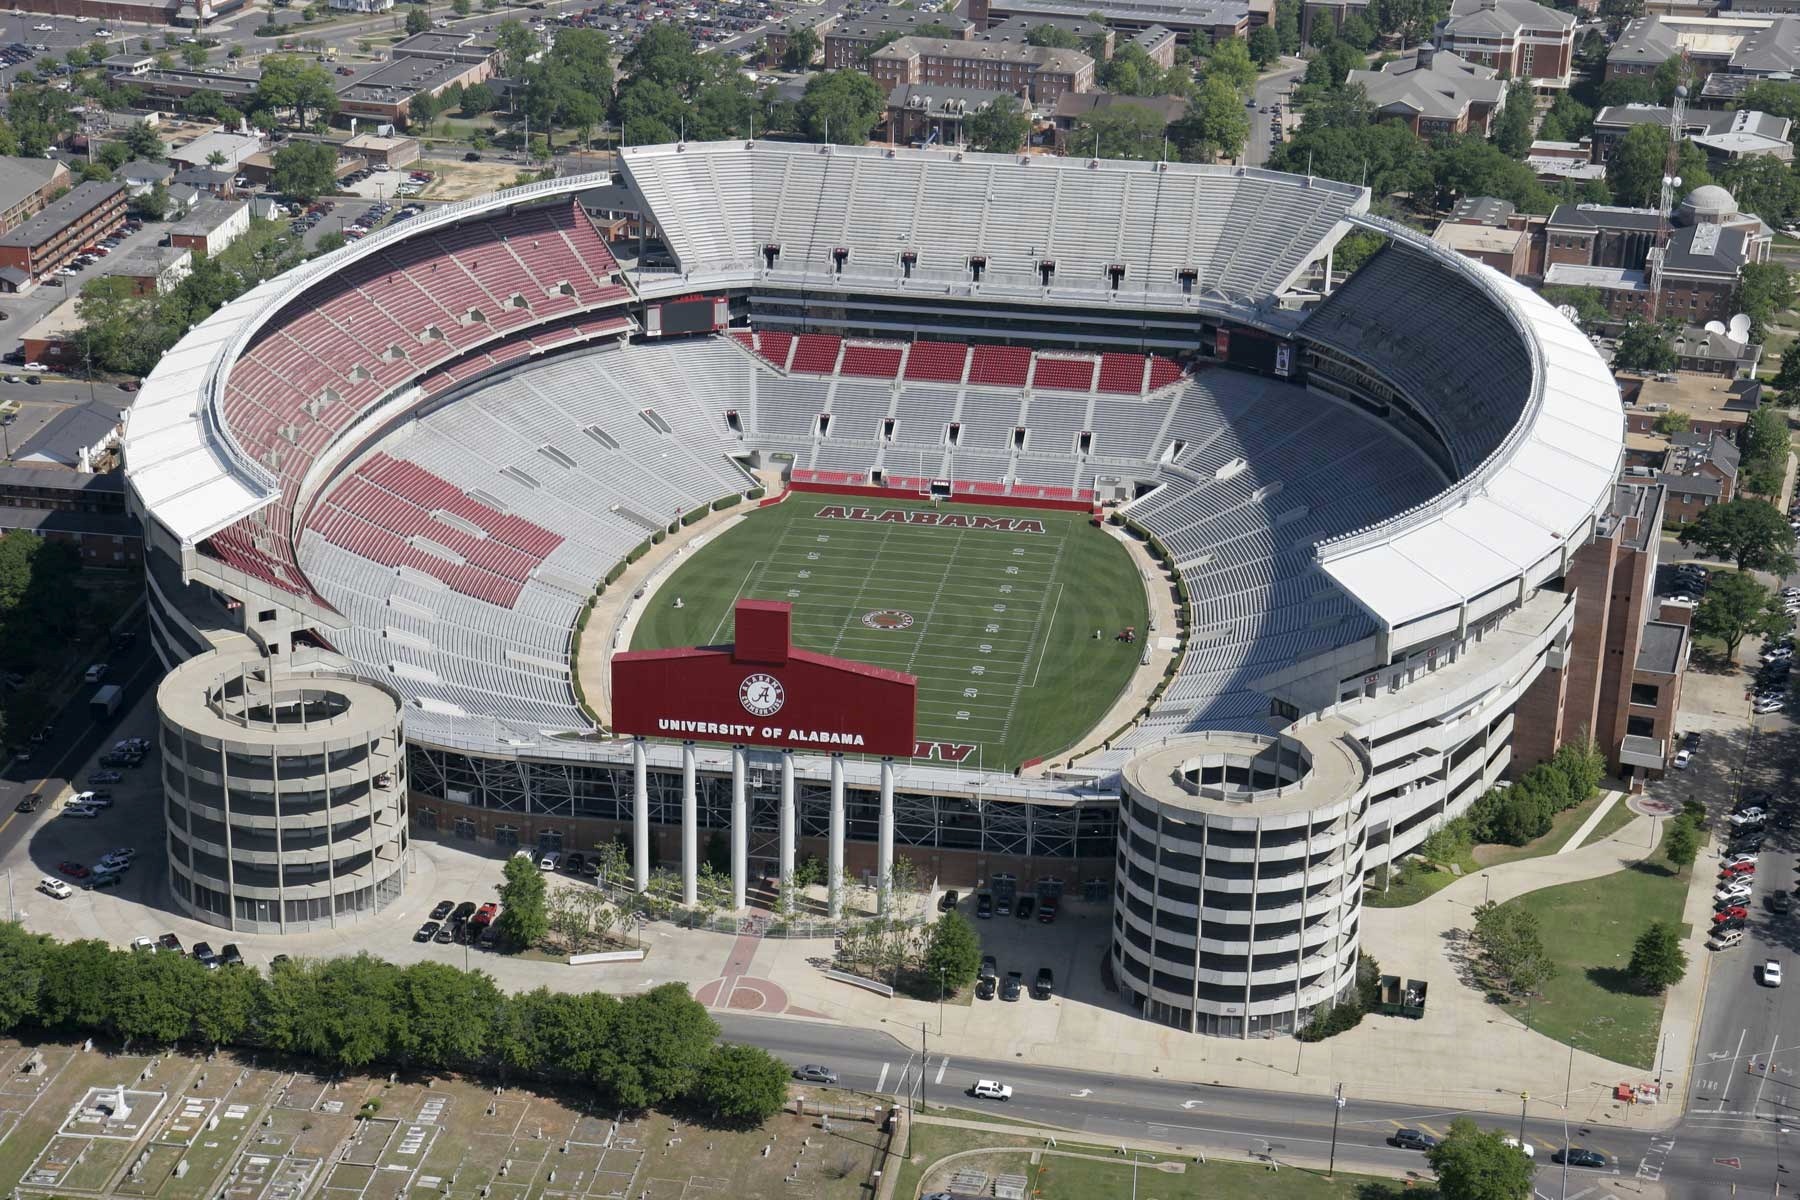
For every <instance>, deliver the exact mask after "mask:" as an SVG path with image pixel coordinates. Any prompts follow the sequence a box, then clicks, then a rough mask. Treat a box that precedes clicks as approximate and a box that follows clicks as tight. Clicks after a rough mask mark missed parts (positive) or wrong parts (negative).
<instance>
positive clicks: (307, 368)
mask: <svg viewBox="0 0 1800 1200" xmlns="http://www.w3.org/2000/svg"><path fill="white" fill-rule="evenodd" d="M617 271H618V263H617V262H616V261H615V260H614V259H613V256H612V253H611V252H610V251H609V250H608V249H607V247H606V242H605V240H604V239H603V238H601V236H600V234H599V231H598V230H597V229H595V227H594V225H593V222H591V221H589V220H588V219H587V217H586V215H585V214H584V213H583V212H582V211H581V209H580V207H579V206H578V205H576V204H573V203H571V204H568V205H566V206H565V205H550V206H547V207H543V208H535V209H527V210H525V211H521V212H514V213H509V214H506V215H504V216H499V217H494V218H489V219H485V220H481V221H476V222H472V223H470V224H467V225H456V226H451V227H449V228H447V229H438V230H432V231H430V232H428V233H423V234H419V235H416V236H414V237H410V238H407V239H405V240H403V241H401V242H399V243H398V244H396V245H394V246H391V247H386V248H384V249H382V250H380V251H378V252H376V253H374V254H372V255H370V256H369V257H368V258H366V259H362V260H360V261H358V262H356V263H354V264H352V265H350V266H349V267H346V268H345V269H343V270H342V271H339V272H338V273H336V274H335V275H333V276H332V277H331V278H330V279H328V280H324V281H321V283H320V284H319V285H318V286H316V287H313V288H310V289H308V290H307V291H306V292H305V294H304V295H303V296H301V297H299V298H298V299H296V300H295V301H294V303H292V304H291V305H289V306H288V308H287V309H285V310H284V311H283V312H281V313H278V314H276V316H275V318H274V319H273V320H271V321H270V322H269V323H268V324H267V325H266V326H265V327H264V329H263V331H262V332H261V333H260V334H259V335H258V337H257V339H256V340H255V341H254V342H253V343H252V344H251V346H250V348H249V349H248V350H247V351H246V352H245V353H244V355H243V356H242V357H240V358H239V360H238V361H237V362H236V363H235V364H234V365H233V366H232V369H231V374H230V377H229V379H228V381H227V384H226V390H225V419H226V422H227V424H228V425H229V426H230V428H231V431H232V436H233V437H234V438H236V440H237V442H238V444H239V445H240V446H241V447H243V449H244V451H245V452H246V453H248V454H249V455H250V456H251V457H253V458H255V459H256V460H257V461H258V462H260V463H261V464H262V465H263V466H265V467H267V468H268V469H269V470H270V471H272V472H273V473H274V474H275V477H276V480H277V483H278V485H279V487H280V489H281V492H282V497H281V499H280V500H279V501H278V502H277V503H276V504H275V505H271V506H269V508H266V509H264V510H263V512H261V513H259V514H257V515H256V516H255V517H253V518H251V519H250V520H249V521H248V522H245V523H240V524H243V525H245V528H243V529H241V530H237V531H236V532H235V533H232V532H231V531H227V533H228V534H230V536H226V535H220V536H215V537H214V538H212V539H211V540H210V541H209V543H208V545H209V547H210V549H211V550H212V552H213V553H214V554H215V555H216V556H217V557H219V558H220V559H221V561H226V562H228V563H229V565H232V566H237V567H238V568H239V569H241V570H246V571H251V572H252V573H260V574H259V577H261V578H265V579H266V581H267V582H270V583H273V584H275V585H276V586H279V587H282V588H283V589H284V590H287V591H291V592H295V593H297V594H305V593H306V591H307V588H306V584H305V578H304V576H303V575H302V573H301V572H300V570H299V567H298V565H297V564H296V563H295V561H294V557H293V549H292V546H293V537H292V534H293V521H292V517H293V513H292V498H293V494H294V492H295V490H296V489H297V487H298V484H299V482H300V480H301V479H302V478H303V477H304V476H305V474H306V471H307V469H308V467H310V465H311V463H312V461H313V459H314V458H315V457H316V456H317V455H318V454H319V453H320V452H322V451H323V450H324V449H325V447H327V446H328V445H330V444H331V442H332V441H333V439H334V438H335V437H336V436H337V435H339V434H340V433H341V432H342V431H343V430H345V429H347V428H348V427H349V426H350V425H351V424H353V423H354V422H355V420H356V418H357V417H358V416H359V415H361V414H362V413H363V412H366V411H367V410H368V409H369V407H370V406H371V405H373V404H374V403H375V402H376V401H378V400H380V399H381V398H382V397H384V396H386V395H388V394H390V393H392V392H393V391H394V390H395V389H397V388H399V387H402V386H404V385H406V384H407V383H409V382H411V381H414V380H420V381H424V382H425V383H426V384H428V385H429V386H428V388H427V390H428V392H429V391H434V390H442V389H443V388H444V387H447V386H449V385H450V384H452V383H454V382H456V381H458V380H460V379H464V378H468V377H469V376H471V375H474V374H478V373H479V372H481V371H484V370H489V369H492V368H493V367H494V366H495V365H497V364H498V363H500V362H505V361H508V360H510V359H514V358H518V357H521V356H523V355H526V354H530V353H533V352H534V351H537V350H542V349H545V348H548V347H551V346H557V345H563V344H566V343H568V342H571V341H574V340H577V339H578V338H580V337H583V336H593V335H598V334H604V333H607V332H616V331H617V330H618V329H621V328H624V327H625V323H624V322H623V321H622V320H620V319H619V318H617V317H614V318H611V319H610V320H608V319H596V318H594V317H592V316H590V315H589V314H588V310H591V309H594V308H599V307H604V306H609V305H614V304H617V303H618V302H620V301H623V300H625V299H628V298H629V295H630V293H629V291H628V290H627V289H626V288H625V287H624V286H623V285H622V284H620V283H619V282H618V281H617ZM511 335H516V336H511ZM484 343H497V345H495V347H494V351H493V352H492V353H489V352H487V351H485V350H484V349H482V347H483V344H484ZM453 361H454V362H455V365H454V366H452V365H450V364H452V362H453ZM235 528H236V527H234V529H235ZM245 564H248V565H245ZM515 594H516V593H515Z"/></svg>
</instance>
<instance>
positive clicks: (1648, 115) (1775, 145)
mask: <svg viewBox="0 0 1800 1200" xmlns="http://www.w3.org/2000/svg"><path fill="white" fill-rule="evenodd" d="M1793 124H1794V123H1793V122H1792V121H1790V120H1789V119H1788V118H1786V117H1778V116H1775V115H1774V114H1772V113H1765V112H1755V111H1751V110H1745V109H1722V108H1721V109H1711V108H1689V109H1686V110H1684V112H1683V116H1682V121H1681V135H1682V137H1684V138H1686V139H1687V140H1688V141H1691V142H1693V143H1694V144H1695V145H1696V146H1699V147H1700V148H1701V149H1702V150H1704V151H1705V152H1706V155H1707V157H1708V158H1709V159H1711V160H1713V161H1715V162H1725V161H1729V160H1731V159H1734V158H1750V157H1754V156H1756V155H1760V154H1766V155H1770V156H1772V157H1774V158H1779V159H1781V160H1782V161H1783V162H1787V161H1790V160H1792V158H1793V156H1794V146H1793V143H1792V142H1790V141H1788V134H1789V133H1790V132H1791V131H1792V129H1793ZM1639 125H1656V126H1658V127H1660V128H1662V129H1665V130H1666V129H1667V128H1668V127H1669V110H1668V109H1667V108H1664V107H1663V106H1661V105H1659V104H1611V105H1608V106H1606V107H1605V108H1602V109H1601V110H1600V111H1599V112H1598V113H1596V114H1594V136H1593V141H1592V143H1591V149H1592V156H1593V160H1594V161H1595V162H1598V163H1603V162H1609V161H1611V159H1612V156H1613V153H1614V152H1615V151H1616V150H1617V149H1618V147H1619V143H1620V142H1622V141H1624V140H1625V135H1626V134H1627V133H1630V132H1631V130H1632V129H1633V128H1635V127H1636V126H1639Z"/></svg>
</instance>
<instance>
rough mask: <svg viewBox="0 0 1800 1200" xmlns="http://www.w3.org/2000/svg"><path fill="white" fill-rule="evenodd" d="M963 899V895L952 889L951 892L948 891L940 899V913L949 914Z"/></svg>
mask: <svg viewBox="0 0 1800 1200" xmlns="http://www.w3.org/2000/svg"><path fill="white" fill-rule="evenodd" d="M961 899H962V894H961V893H960V892H958V891H956V890H955V889H954V888H952V889H951V890H950V891H947V892H945V893H944V894H943V895H941V896H939V897H938V911H939V912H949V911H950V910H951V909H953V908H955V907H956V902H957V901H958V900H961Z"/></svg>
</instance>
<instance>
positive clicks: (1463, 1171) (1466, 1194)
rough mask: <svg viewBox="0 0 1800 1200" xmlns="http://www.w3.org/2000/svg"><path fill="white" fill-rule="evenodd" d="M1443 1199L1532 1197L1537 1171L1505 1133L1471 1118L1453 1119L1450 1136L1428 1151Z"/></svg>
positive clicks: (1472, 1199)
mask: <svg viewBox="0 0 1800 1200" xmlns="http://www.w3.org/2000/svg"><path fill="white" fill-rule="evenodd" d="M1425 1160H1426V1161H1427V1162H1429V1163H1430V1164H1431V1169H1432V1170H1433V1171H1435V1172H1436V1173H1437V1190H1438V1195H1440V1196H1442V1197H1443V1200H1529V1198H1530V1196H1531V1183H1532V1179H1533V1178H1534V1177H1535V1176H1536V1174H1537V1170H1536V1167H1535V1166H1534V1165H1533V1163H1532V1161H1531V1159H1529V1158H1527V1157H1526V1156H1525V1152H1524V1151H1523V1150H1521V1149H1519V1148H1518V1147H1517V1146H1511V1145H1508V1144H1507V1142H1506V1135H1505V1134H1503V1133H1500V1132H1499V1131H1497V1130H1488V1129H1482V1128H1481V1127H1480V1126H1478V1125H1476V1124H1475V1122H1474V1121H1472V1120H1470V1119H1469V1118H1468V1117H1457V1118H1456V1119H1455V1120H1454V1121H1451V1122H1450V1133H1449V1136H1447V1137H1446V1138H1444V1140H1443V1141H1441V1142H1439V1143H1438V1144H1437V1145H1435V1146H1433V1147H1432V1148H1431V1149H1429V1150H1427V1151H1426V1152H1425Z"/></svg>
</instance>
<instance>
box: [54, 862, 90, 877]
mask: <svg viewBox="0 0 1800 1200" xmlns="http://www.w3.org/2000/svg"><path fill="white" fill-rule="evenodd" d="M56 869H57V870H59V871H61V872H62V873H63V874H64V875H67V876H68V877H69V878H70V879H86V878H87V877H88V876H89V875H90V874H92V872H90V871H89V870H88V869H87V868H86V867H84V866H82V865H81V864H80V863H78V862H59V863H57V864H56Z"/></svg>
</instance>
